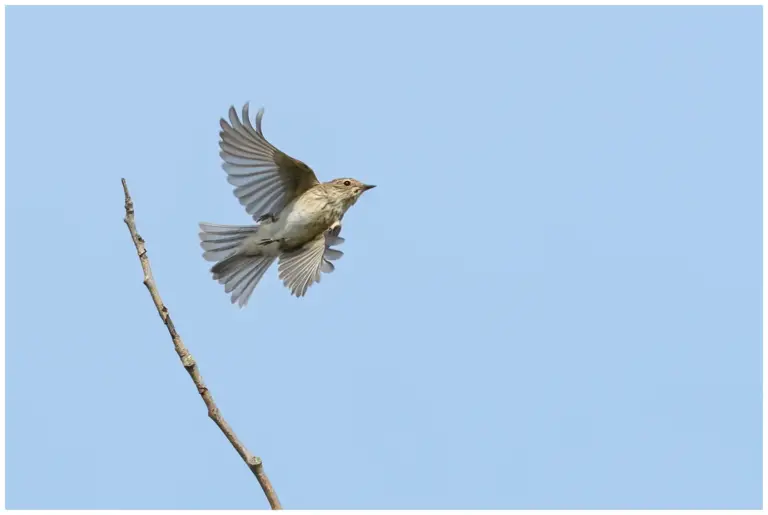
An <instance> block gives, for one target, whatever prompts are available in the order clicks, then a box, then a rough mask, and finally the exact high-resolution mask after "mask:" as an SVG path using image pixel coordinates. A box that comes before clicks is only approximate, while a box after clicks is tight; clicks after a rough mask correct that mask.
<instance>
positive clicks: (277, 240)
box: [259, 238, 285, 246]
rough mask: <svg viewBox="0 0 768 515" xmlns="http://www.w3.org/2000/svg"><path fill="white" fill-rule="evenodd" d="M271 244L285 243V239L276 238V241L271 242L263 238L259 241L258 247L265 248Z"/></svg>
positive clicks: (269, 239)
mask: <svg viewBox="0 0 768 515" xmlns="http://www.w3.org/2000/svg"><path fill="white" fill-rule="evenodd" d="M272 243H285V238H278V239H276V240H273V239H271V238H264V239H263V240H261V241H259V245H263V246H266V245H269V244H272Z"/></svg>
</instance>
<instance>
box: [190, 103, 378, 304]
mask: <svg viewBox="0 0 768 515" xmlns="http://www.w3.org/2000/svg"><path fill="white" fill-rule="evenodd" d="M248 108H249V104H248V103H246V104H245V105H244V106H243V108H242V120H241V119H240V118H239V117H238V113H237V111H236V110H235V107H234V106H231V107H230V108H229V113H228V118H229V121H227V120H225V119H224V118H221V120H220V123H219V125H220V126H221V132H219V137H220V140H219V148H220V152H219V155H220V156H221V159H222V160H223V163H222V168H223V169H224V171H225V172H226V173H227V181H228V182H229V183H230V184H231V185H233V186H234V187H235V188H234V190H233V192H234V194H235V197H237V199H238V200H239V201H240V204H242V205H243V206H244V207H245V210H246V212H247V213H248V214H249V215H251V216H252V217H253V219H254V221H255V222H256V225H221V224H214V223H208V222H200V223H199V227H200V233H199V237H200V246H201V247H202V248H203V251H204V252H203V258H204V259H205V260H206V261H214V262H216V264H214V265H213V266H212V267H211V273H212V274H213V279H214V280H216V281H218V282H219V283H221V284H223V285H224V291H225V292H226V293H227V294H230V298H231V302H232V304H235V303H237V304H238V305H239V307H240V308H243V307H245V306H246V305H247V304H248V299H249V298H250V297H251V294H252V293H253V290H254V288H256V285H257V284H258V283H259V281H260V280H261V278H262V277H263V276H264V274H265V273H266V271H267V270H268V269H269V268H270V267H271V266H272V264H273V263H274V262H275V260H277V261H278V276H279V278H280V279H281V280H282V282H283V284H284V285H285V286H286V287H287V288H288V289H290V291H291V295H295V296H296V297H303V296H304V295H305V294H306V293H307V290H308V289H309V287H310V286H312V285H313V284H314V283H316V282H320V274H321V272H322V273H330V272H332V271H333V270H334V268H335V267H334V265H333V263H332V262H331V261H335V260H337V259H339V258H340V257H341V256H342V255H343V253H342V252H341V251H340V250H337V249H334V248H332V247H334V246H338V245H340V244H342V243H343V242H344V238H342V237H341V236H340V233H341V222H342V219H343V218H344V215H345V213H346V212H347V210H348V209H349V208H350V207H352V206H353V205H354V204H355V203H356V202H357V201H358V199H359V198H360V196H361V195H362V194H363V193H364V192H366V191H368V190H370V189H373V188H375V187H376V186H375V185H372V184H365V183H363V182H361V181H359V180H357V179H353V178H351V177H343V178H339V179H333V180H331V181H328V182H320V181H319V180H318V178H317V176H316V175H315V172H314V171H313V170H312V169H311V168H310V167H309V166H307V165H306V164H305V163H303V162H302V161H300V160H298V159H295V158H293V157H291V156H289V155H288V154H286V153H284V152H282V151H281V150H279V149H278V148H277V147H275V146H274V145H272V144H271V143H270V142H269V141H267V139H266V138H265V137H264V133H263V132H262V130H261V120H262V118H263V117H264V108H263V107H262V108H260V109H259V111H258V113H257V114H256V123H255V127H254V126H253V125H252V124H251V120H250V116H249V113H248Z"/></svg>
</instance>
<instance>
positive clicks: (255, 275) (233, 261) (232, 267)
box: [211, 254, 275, 308]
mask: <svg viewBox="0 0 768 515" xmlns="http://www.w3.org/2000/svg"><path fill="white" fill-rule="evenodd" d="M274 261H275V257H274V256H244V255H237V254H236V255H234V256H230V257H228V258H225V259H224V260H222V261H220V262H218V263H216V264H215V265H213V267H212V268H211V272H212V273H213V278H214V279H216V280H217V281H219V282H220V283H221V284H223V285H224V291H225V292H227V293H232V296H231V299H232V304H234V303H237V304H238V305H239V306H240V307H241V308H242V307H245V306H246V305H247V304H248V298H249V297H250V296H251V293H253V289H254V288H256V285H257V284H259V281H260V280H261V278H262V277H263V276H264V273H265V272H266V271H267V270H268V269H269V267H270V266H271V265H272V263H273V262H274Z"/></svg>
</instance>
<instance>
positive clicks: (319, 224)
mask: <svg viewBox="0 0 768 515" xmlns="http://www.w3.org/2000/svg"><path fill="white" fill-rule="evenodd" d="M329 214H330V213H328V212H327V210H325V209H318V208H317V207H315V208H314V209H307V208H306V207H305V206H302V205H301V204H299V203H296V204H294V205H293V206H288V207H286V209H285V210H284V211H283V212H282V213H280V216H279V219H278V222H277V223H278V224H280V225H281V227H280V230H279V231H278V232H279V234H277V235H276V239H281V240H283V242H284V244H285V246H286V247H289V248H290V247H298V246H301V245H303V244H304V243H306V242H308V241H310V240H312V239H314V238H315V237H316V236H317V235H318V234H321V233H323V232H325V231H326V230H327V229H328V228H329V227H330V226H331V224H332V223H333V220H332V219H331V218H332V216H329Z"/></svg>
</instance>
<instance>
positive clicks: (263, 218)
mask: <svg viewBox="0 0 768 515" xmlns="http://www.w3.org/2000/svg"><path fill="white" fill-rule="evenodd" d="M256 221H257V222H258V223H264V222H268V223H271V224H273V223H275V222H277V217H276V216H275V215H273V214H272V213H267V214H265V215H261V216H260V217H259V219H258V220H256Z"/></svg>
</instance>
